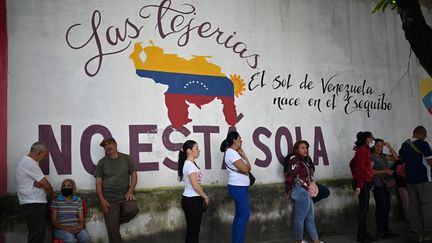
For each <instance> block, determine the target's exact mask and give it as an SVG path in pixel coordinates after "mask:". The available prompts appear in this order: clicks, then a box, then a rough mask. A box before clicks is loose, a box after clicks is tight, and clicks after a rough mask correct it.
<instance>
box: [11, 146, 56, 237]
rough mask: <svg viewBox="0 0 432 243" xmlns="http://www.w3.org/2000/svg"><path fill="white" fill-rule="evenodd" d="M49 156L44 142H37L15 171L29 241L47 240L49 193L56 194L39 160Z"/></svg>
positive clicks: (50, 195)
mask: <svg viewBox="0 0 432 243" xmlns="http://www.w3.org/2000/svg"><path fill="white" fill-rule="evenodd" d="M47 157H48V147H47V145H46V144H45V143H44V142H40V141H38V142H36V143H34V144H33V145H32V146H31V149H30V153H29V154H28V155H26V156H23V157H22V158H21V160H20V161H19V162H18V166H17V169H16V173H15V180H16V185H17V195H18V199H19V204H20V209H21V214H22V216H23V217H24V220H25V221H26V224H27V230H28V234H27V242H28V243H32V242H35V243H42V242H44V240H45V231H46V223H47V216H48V215H47V197H46V196H47V195H46V194H48V197H49V198H52V196H54V194H55V193H54V190H53V187H52V186H51V184H50V183H49V181H48V180H47V179H46V178H45V175H44V174H43V173H42V170H41V168H40V167H39V162H41V161H42V160H44V159H45V158H47Z"/></svg>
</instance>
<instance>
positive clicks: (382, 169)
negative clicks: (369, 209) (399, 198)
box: [371, 138, 399, 239]
mask: <svg viewBox="0 0 432 243" xmlns="http://www.w3.org/2000/svg"><path fill="white" fill-rule="evenodd" d="M384 146H385V147H387V148H388V149H389V151H390V153H391V155H389V154H384V153H383V148H384ZM371 159H372V164H373V165H372V173H373V189H372V192H373V195H374V199H375V205H376V207H375V223H376V226H377V237H378V238H382V239H387V238H389V237H392V236H395V235H396V234H395V233H393V232H392V231H391V230H390V228H389V215H390V208H391V206H390V205H391V198H390V196H391V195H390V192H391V189H392V188H391V186H393V187H396V180H395V179H394V178H393V173H394V171H393V170H391V169H390V165H389V163H388V162H387V161H396V160H398V159H399V157H398V155H397V154H396V152H395V151H394V149H393V148H392V147H391V145H390V144H389V143H387V142H384V140H382V139H379V138H376V139H375V146H373V147H372V148H371ZM389 183H392V184H394V185H389ZM389 187H390V188H389Z"/></svg>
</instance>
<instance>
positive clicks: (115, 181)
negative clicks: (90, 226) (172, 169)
mask: <svg viewBox="0 0 432 243" xmlns="http://www.w3.org/2000/svg"><path fill="white" fill-rule="evenodd" d="M100 146H101V147H103V148H104V150H105V156H104V157H103V158H102V159H101V160H99V162H98V164H97V166H96V172H95V177H96V193H97V195H98V198H99V202H100V205H101V207H102V210H103V212H104V219H105V226H106V229H107V232H108V238H109V242H110V243H120V242H123V241H122V237H121V235H120V225H121V224H123V223H127V222H129V221H130V220H131V219H133V218H134V217H135V216H136V215H137V214H138V211H139V210H138V205H137V203H136V201H135V196H134V190H135V186H136V184H137V179H138V178H137V172H136V169H135V163H134V162H133V161H132V159H131V158H130V156H129V155H127V154H123V153H120V152H119V151H118V150H117V142H116V141H115V139H114V138H106V139H104V140H103V141H102V142H101V143H100Z"/></svg>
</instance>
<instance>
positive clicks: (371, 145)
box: [368, 140, 375, 148]
mask: <svg viewBox="0 0 432 243" xmlns="http://www.w3.org/2000/svg"><path fill="white" fill-rule="evenodd" d="M368 145H369V148H373V147H374V146H375V140H372V142H370V143H369V144H368Z"/></svg>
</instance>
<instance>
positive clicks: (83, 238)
mask: <svg viewBox="0 0 432 243" xmlns="http://www.w3.org/2000/svg"><path fill="white" fill-rule="evenodd" d="M53 237H54V238H55V239H57V240H63V242H64V243H75V239H77V240H78V242H79V243H89V242H90V235H89V233H88V232H87V230H86V229H82V230H81V231H80V232H79V233H78V234H72V233H69V232H67V231H63V230H56V229H55V230H53Z"/></svg>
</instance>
